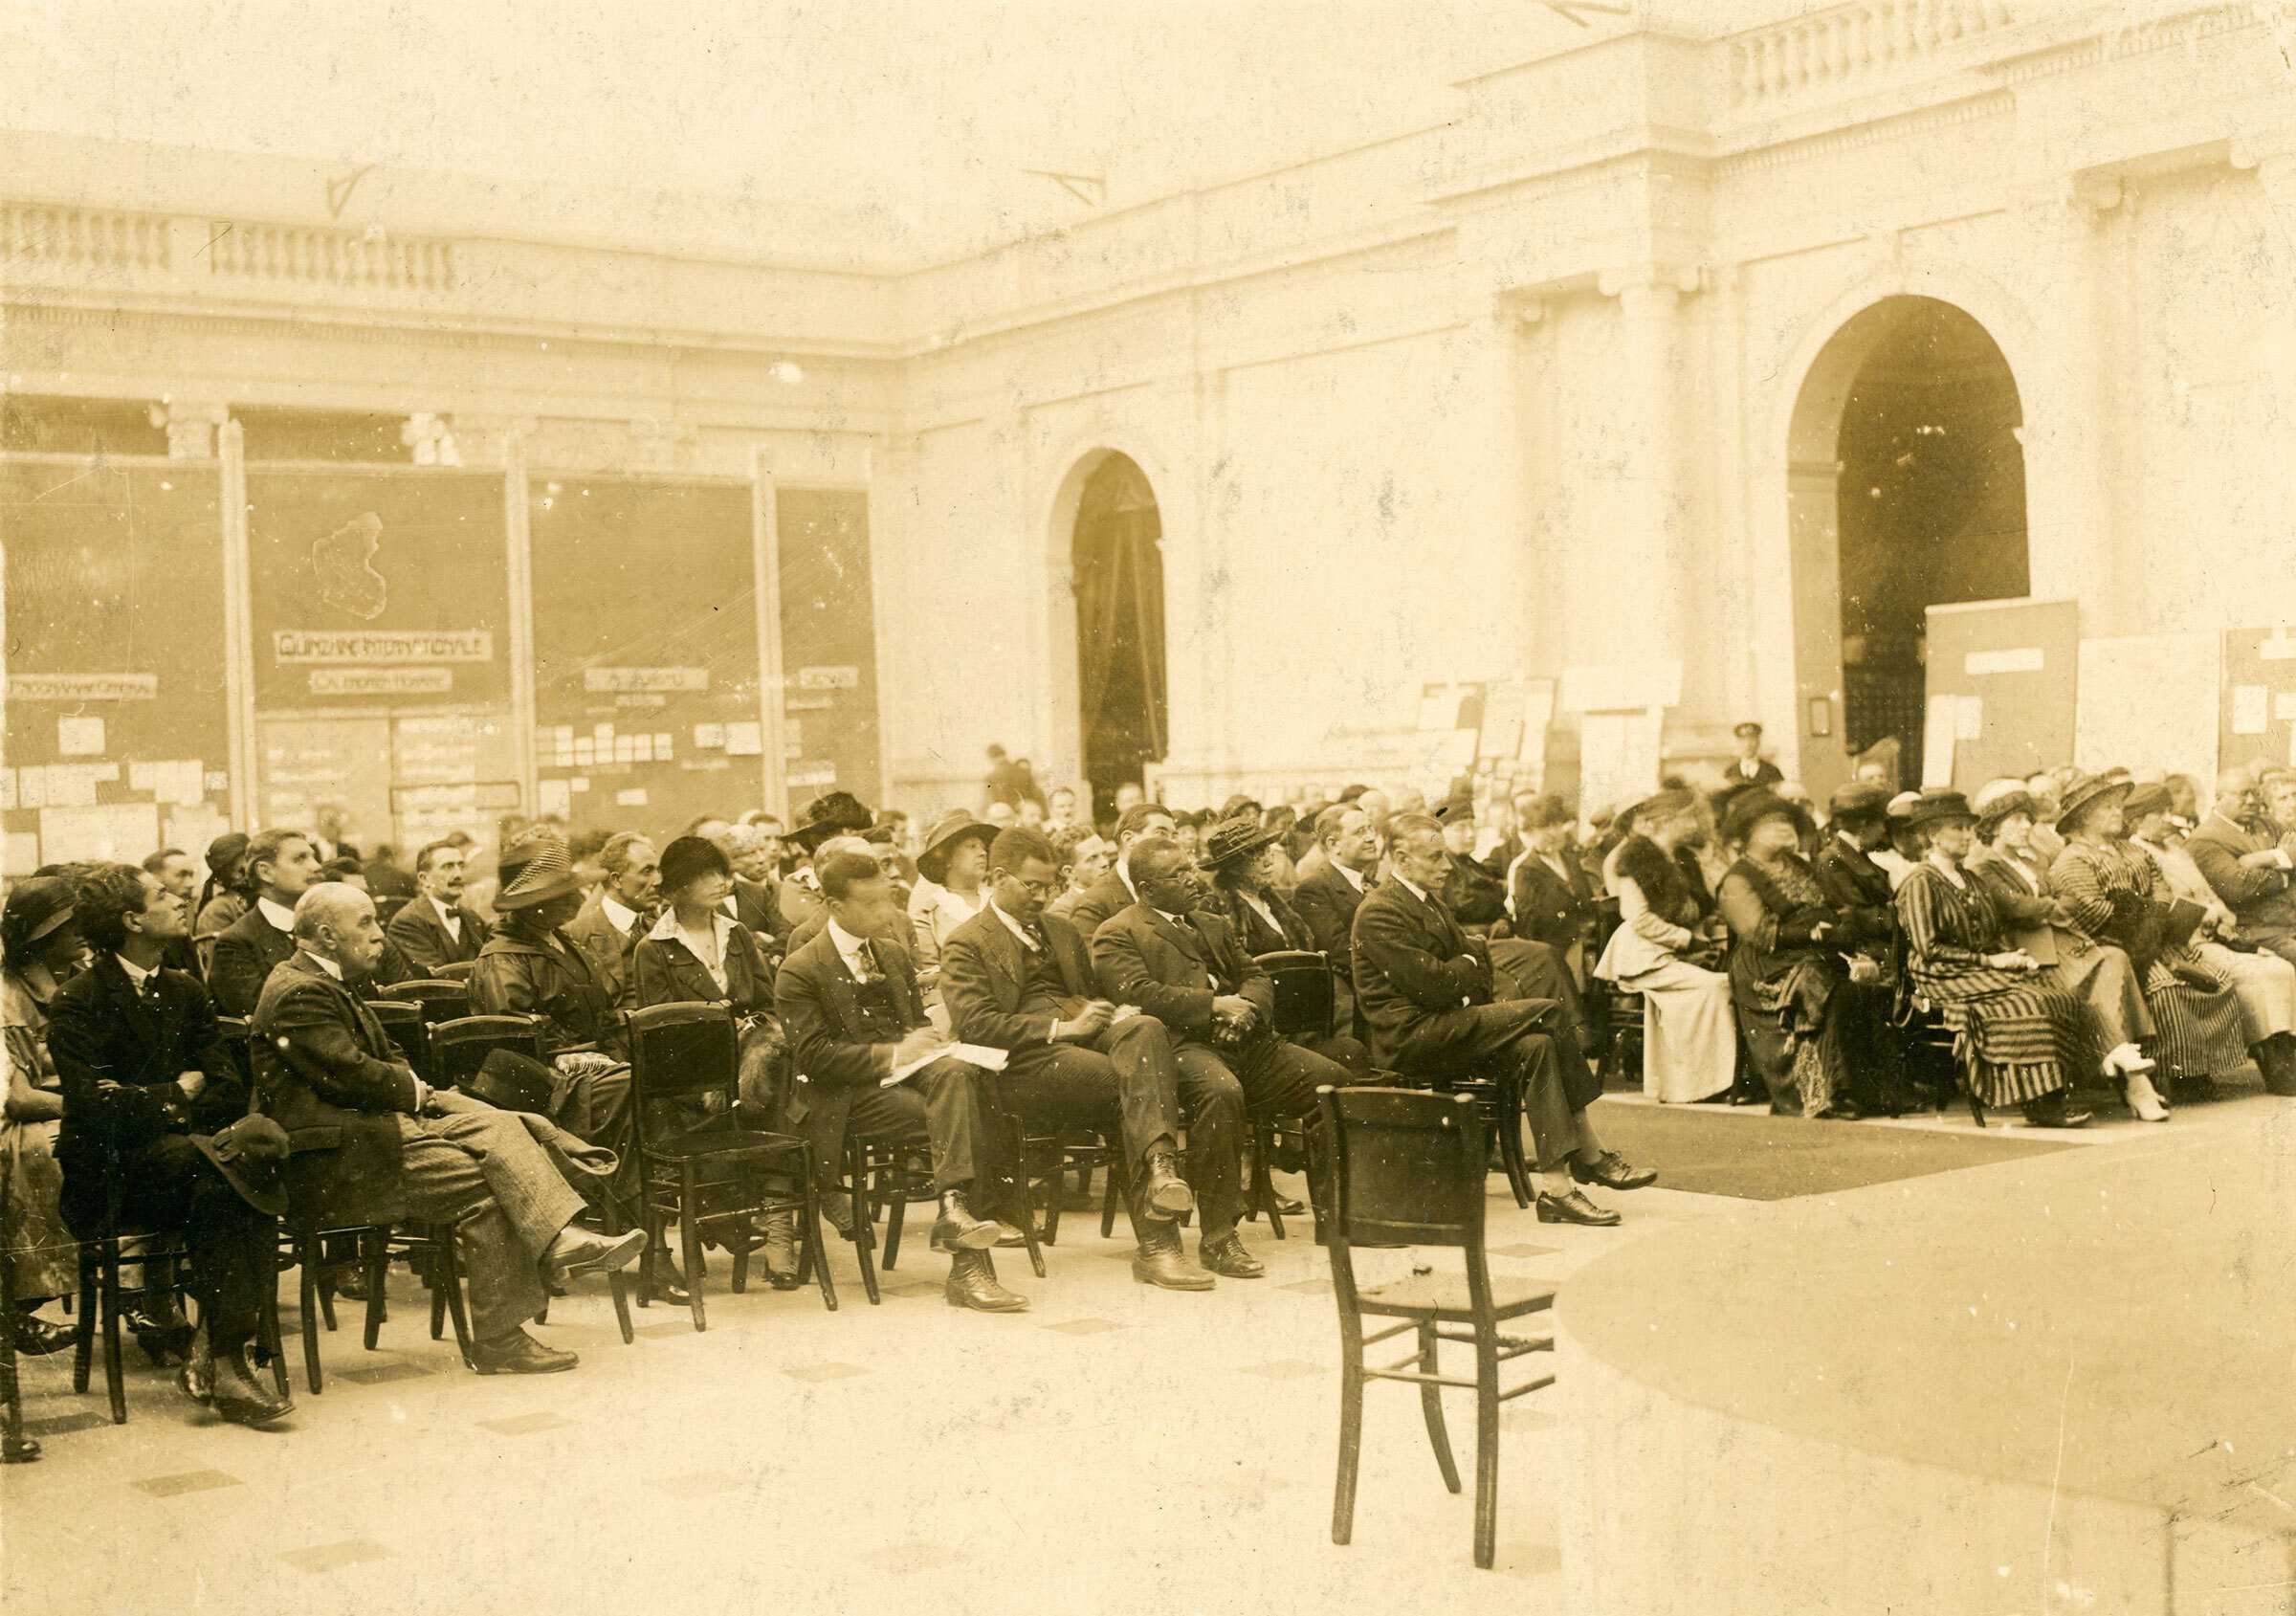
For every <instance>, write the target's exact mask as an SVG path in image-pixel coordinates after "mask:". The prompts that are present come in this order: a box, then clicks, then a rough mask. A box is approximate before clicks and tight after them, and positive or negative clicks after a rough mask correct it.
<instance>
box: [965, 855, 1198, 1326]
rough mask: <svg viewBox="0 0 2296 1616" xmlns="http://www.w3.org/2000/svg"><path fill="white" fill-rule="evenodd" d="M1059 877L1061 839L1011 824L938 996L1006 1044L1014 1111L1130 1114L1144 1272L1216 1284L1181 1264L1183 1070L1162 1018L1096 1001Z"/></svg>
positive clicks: (1082, 1120)
mask: <svg viewBox="0 0 2296 1616" xmlns="http://www.w3.org/2000/svg"><path fill="white" fill-rule="evenodd" d="M1059 883H1060V864H1059V860H1058V857H1057V855H1056V854H1055V853H1054V852H1053V851H1052V844H1051V843H1049V842H1048V841H1047V840H1046V839H1045V838H1044V837H1043V836H1042V835H1040V834H1038V833H1037V832H1036V831H1034V830H1020V829H1018V828H1015V829H1013V830H1000V831H999V832H998V833H997V839H996V840H995V842H993V843H991V844H990V846H989V850H988V882H987V888H988V902H987V904H986V905H985V906H984V907H983V908H982V911H981V913H980V914H978V915H975V916H974V917H973V918H972V919H969V920H967V921H965V922H964V923H963V924H962V925H960V926H959V927H958V928H957V930H956V931H955V932H953V933H952V934H951V935H950V937H949V941H948V942H947V943H946V945H944V946H943V948H942V949H941V955H940V993H941V1003H942V1004H943V1005H944V1006H945V1007H947V1009H948V1012H949V1023H950V1029H951V1030H952V1031H953V1032H955V1034H956V1035H957V1036H958V1037H959V1038H961V1039H962V1040H963V1041H964V1042H966V1043H968V1044H981V1045H985V1046H987V1047H988V1048H991V1049H998V1050H1004V1051H1007V1052H1009V1055H1010V1058H1009V1059H1008V1060H1007V1061H1006V1062H1005V1066H1004V1074H1003V1075H1002V1077H998V1078H992V1079H990V1080H991V1081H992V1082H1001V1083H1002V1084H1003V1085H1004V1088H1003V1093H1004V1096H1005V1098H1006V1100H1007V1101H1008V1102H1009V1103H1010V1104H1011V1106H1012V1108H1013V1110H1014V1111H1016V1112H1018V1113H1020V1114H1021V1115H1023V1116H1026V1117H1030V1118H1042V1119H1044V1120H1047V1121H1049V1122H1051V1123H1052V1124H1054V1125H1055V1126H1058V1125H1063V1124H1075V1125H1084V1126H1091V1125H1095V1124H1099V1123H1102V1122H1105V1120H1106V1119H1107V1118H1108V1116H1109V1115H1110V1114H1111V1113H1115V1112H1120V1113H1121V1114H1122V1116H1123V1118H1124V1156H1125V1161H1126V1162H1128V1163H1129V1165H1130V1173H1129V1175H1128V1176H1129V1178H1130V1180H1131V1183H1132V1184H1133V1186H1134V1188H1133V1224H1134V1229H1135V1233H1136V1234H1137V1238H1138V1241H1139V1250H1138V1251H1137V1253H1135V1255H1134V1256H1133V1259H1132V1268H1133V1273H1134V1274H1135V1275H1136V1276H1137V1277H1138V1278H1139V1279H1141V1280H1142V1281H1144V1282H1145V1283H1148V1284H1151V1285H1161V1286H1163V1287H1165V1288H1166V1289H1169V1290H1175V1291H1203V1290H1209V1289H1210V1288H1211V1285H1212V1279H1211V1276H1210V1275H1209V1274H1205V1273H1197V1272H1196V1271H1194V1270H1192V1269H1190V1268H1188V1267H1187V1266H1186V1264H1185V1263H1184V1262H1183V1261H1182V1260H1181V1245H1180V1235H1179V1229H1178V1228H1177V1226H1176V1225H1175V1224H1174V1222H1173V1220H1174V1219H1175V1218H1177V1217H1178V1216H1179V1215H1180V1214H1181V1213H1182V1212H1187V1211H1192V1210H1194V1209H1195V1206H1196V1200H1195V1197H1194V1196H1193V1195H1191V1194H1190V1193H1189V1191H1188V1186H1187V1184H1185V1183H1183V1182H1182V1181H1181V1176H1180V1169H1179V1165H1178V1161H1179V1143H1178V1141H1179V1139H1180V1068H1179V1065H1178V1063H1177V1062H1176V1060H1175V1059H1174V1056H1173V1051H1172V1040H1171V1037H1170V1035H1169V1034H1168V1033H1167V1032H1166V1031H1165V1030H1164V1024H1163V1023H1162V1022H1160V1021H1159V1020H1157V1018H1156V1017H1154V1016H1152V1015H1145V1014H1136V1015H1129V1016H1126V1017H1125V1018H1124V1019H1123V1020H1121V1021H1118V1020H1116V1019H1115V1014H1116V1007H1115V1005H1114V1004H1112V1003H1110V1002H1109V1001H1108V1000H1106V999H1103V998H1100V997H1098V996H1097V993H1096V990H1095V988H1094V986H1093V965H1092V958H1091V955H1090V954H1089V953H1088V952H1087V951H1086V947H1085V941H1084V939H1083V938H1082V937H1080V936H1078V935H1077V931H1076V928H1075V927H1074V926H1072V925H1071V924H1069V922H1068V921H1066V920H1063V919H1060V918H1059V917H1058V916H1054V915H1049V914H1047V913H1045V904H1046V902H1047V901H1048V900H1049V898H1050V897H1052V896H1053V893H1054V891H1055V890H1056V889H1057V887H1058V886H1059Z"/></svg>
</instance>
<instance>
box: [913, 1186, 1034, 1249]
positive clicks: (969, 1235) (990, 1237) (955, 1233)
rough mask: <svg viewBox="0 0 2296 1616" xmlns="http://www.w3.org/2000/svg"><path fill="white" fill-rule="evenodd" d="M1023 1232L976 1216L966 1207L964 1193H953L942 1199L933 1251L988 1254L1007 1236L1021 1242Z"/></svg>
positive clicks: (943, 1195)
mask: <svg viewBox="0 0 2296 1616" xmlns="http://www.w3.org/2000/svg"><path fill="white" fill-rule="evenodd" d="M1020 1232H1021V1231H1020V1230H1019V1229H1014V1228H1012V1227H1011V1226H1010V1225H1008V1224H1001V1223H998V1222H997V1221H996V1220H995V1219H993V1218H983V1217H978V1216H976V1215H975V1214H974V1212H973V1209H972V1207H970V1206H967V1205H965V1200H964V1191H963V1190H961V1189H952V1190H948V1191H945V1192H944V1193H943V1194H942V1195H941V1198H940V1216H939V1217H938V1218H936V1219H934V1220H933V1250H935V1251H987V1250H988V1249H989V1248H990V1247H991V1246H994V1245H995V1244H996V1243H997V1242H998V1241H1000V1240H1002V1239H1004V1237H1005V1236H1006V1235H1007V1234H1009V1235H1012V1236H1013V1237H1014V1238H1015V1239H1018V1238H1019V1237H1020Z"/></svg>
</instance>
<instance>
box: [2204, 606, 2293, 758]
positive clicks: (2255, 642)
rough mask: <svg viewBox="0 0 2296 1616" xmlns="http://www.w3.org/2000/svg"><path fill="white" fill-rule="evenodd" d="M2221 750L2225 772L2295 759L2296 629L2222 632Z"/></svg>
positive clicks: (2219, 731)
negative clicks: (2227, 769)
mask: <svg viewBox="0 0 2296 1616" xmlns="http://www.w3.org/2000/svg"><path fill="white" fill-rule="evenodd" d="M2217 751H2218V754H2219V757H2220V758H2221V760H2222V764H2223V766H2224V767H2226V768H2231V767H2235V766H2239V765H2241V764H2246V765H2248V766H2251V767H2253V766H2256V765H2258V764H2283V765H2285V764H2288V763H2289V762H2290V761H2291V760H2296V630H2289V629H2287V628H2285V627H2283V628H2271V629H2227V630H2225V631H2224V676H2223V689H2222V692H2221V694H2220V695H2219V698H2218V724H2217Z"/></svg>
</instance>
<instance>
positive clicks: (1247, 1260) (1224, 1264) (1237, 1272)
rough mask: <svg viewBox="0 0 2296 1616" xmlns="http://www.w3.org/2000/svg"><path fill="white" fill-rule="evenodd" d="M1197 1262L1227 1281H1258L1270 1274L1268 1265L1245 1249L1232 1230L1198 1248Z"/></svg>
mask: <svg viewBox="0 0 2296 1616" xmlns="http://www.w3.org/2000/svg"><path fill="white" fill-rule="evenodd" d="M1196 1260H1197V1261H1199V1262H1201V1263H1203V1266H1204V1267H1205V1268H1207V1269H1210V1270H1211V1271H1212V1272H1213V1273H1217V1274H1219V1275H1221V1276H1222V1277H1223V1278H1225V1279H1257V1278H1259V1277H1260V1276H1261V1275H1263V1274H1265V1273H1267V1272H1268V1265H1267V1264H1266V1263H1263V1262H1262V1261H1260V1259H1259V1258H1257V1257H1255V1256H1253V1255H1252V1254H1251V1253H1250V1252H1249V1251H1246V1250H1245V1249H1244V1242H1243V1241H1242V1240H1240V1239H1238V1238H1237V1237H1236V1231H1235V1230H1234V1229H1229V1230H1228V1231H1227V1232H1226V1233H1225V1234H1223V1235H1222V1236H1220V1238H1218V1239H1217V1240H1206V1241H1204V1242H1203V1244H1202V1245H1200V1246H1198V1247H1197V1248H1196Z"/></svg>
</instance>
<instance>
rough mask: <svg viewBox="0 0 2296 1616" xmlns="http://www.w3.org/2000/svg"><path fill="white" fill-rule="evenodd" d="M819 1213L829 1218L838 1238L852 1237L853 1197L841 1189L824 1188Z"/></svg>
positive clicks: (847, 1238) (830, 1225)
mask: <svg viewBox="0 0 2296 1616" xmlns="http://www.w3.org/2000/svg"><path fill="white" fill-rule="evenodd" d="M821 1215H822V1216H823V1217H825V1218H827V1219H828V1220H829V1227H830V1228H831V1229H835V1230H836V1231H837V1238H838V1239H840V1240H850V1239H851V1238H852V1237H853V1198H852V1197H851V1196H850V1195H848V1194H847V1193H846V1192H845V1191H844V1190H842V1189H831V1190H825V1191H824V1192H823V1194H822V1197H821Z"/></svg>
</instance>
